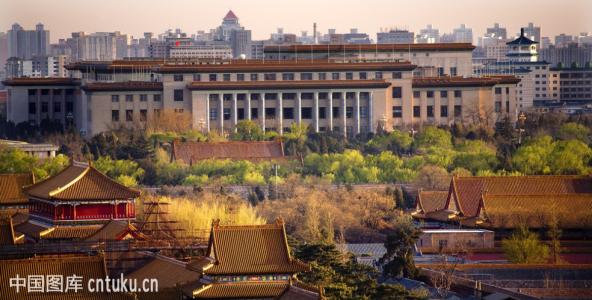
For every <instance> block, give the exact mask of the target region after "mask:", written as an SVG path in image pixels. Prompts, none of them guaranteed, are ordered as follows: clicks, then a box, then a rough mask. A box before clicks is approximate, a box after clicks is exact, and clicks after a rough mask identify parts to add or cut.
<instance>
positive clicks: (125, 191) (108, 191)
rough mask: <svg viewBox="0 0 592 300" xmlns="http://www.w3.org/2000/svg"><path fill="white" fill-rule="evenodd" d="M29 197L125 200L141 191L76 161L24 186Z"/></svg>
mask: <svg viewBox="0 0 592 300" xmlns="http://www.w3.org/2000/svg"><path fill="white" fill-rule="evenodd" d="M25 193H27V194H28V195H29V196H30V197H35V198H40V199H45V200H58V201H69V200H82V201H84V200H90V201H92V200H125V199H133V198H137V197H138V196H139V195H140V192H139V191H137V190H134V189H131V188H127V187H125V186H123V185H121V184H120V183H118V182H116V181H114V180H113V179H111V178H109V177H107V176H106V175H104V174H102V173H101V172H99V171H97V170H96V169H95V168H93V167H91V166H85V165H83V164H78V163H74V164H72V165H70V166H69V167H67V168H65V169H64V170H62V171H61V172H60V173H58V174H56V175H55V176H52V177H50V178H48V179H46V180H44V181H41V182H39V183H36V184H34V185H32V186H30V187H27V188H26V189H25Z"/></svg>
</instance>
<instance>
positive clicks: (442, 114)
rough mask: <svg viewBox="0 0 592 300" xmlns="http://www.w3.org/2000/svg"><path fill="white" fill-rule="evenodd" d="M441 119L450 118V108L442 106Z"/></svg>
mask: <svg viewBox="0 0 592 300" xmlns="http://www.w3.org/2000/svg"><path fill="white" fill-rule="evenodd" d="M440 117H442V118H448V106H446V105H441V106H440Z"/></svg>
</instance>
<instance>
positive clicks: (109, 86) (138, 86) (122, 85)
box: [82, 81, 162, 92]
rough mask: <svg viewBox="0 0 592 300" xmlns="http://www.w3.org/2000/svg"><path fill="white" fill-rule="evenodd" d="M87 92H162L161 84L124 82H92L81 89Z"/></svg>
mask: <svg viewBox="0 0 592 300" xmlns="http://www.w3.org/2000/svg"><path fill="white" fill-rule="evenodd" d="M82 89H83V90H85V91H89V92H101V91H108V92H110V91H162V82H151V81H125V82H93V83H88V84H86V85H84V86H83V87H82Z"/></svg>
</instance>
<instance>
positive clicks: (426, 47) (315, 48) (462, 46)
mask: <svg viewBox="0 0 592 300" xmlns="http://www.w3.org/2000/svg"><path fill="white" fill-rule="evenodd" d="M474 49H475V46H473V45H472V44H470V43H430V44H357V45H355V44H340V45H336V44H332V45H329V44H327V45H269V46H265V47H264V49H263V51H264V52H266V53H279V54H281V53H297V52H301V53H310V52H324V53H327V52H360V51H364V52H372V51H377V52H389V51H412V52H415V51H469V52H472V51H473V50H474Z"/></svg>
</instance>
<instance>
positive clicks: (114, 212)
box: [113, 201, 117, 219]
mask: <svg viewBox="0 0 592 300" xmlns="http://www.w3.org/2000/svg"><path fill="white" fill-rule="evenodd" d="M113 219H117V201H115V204H113Z"/></svg>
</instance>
